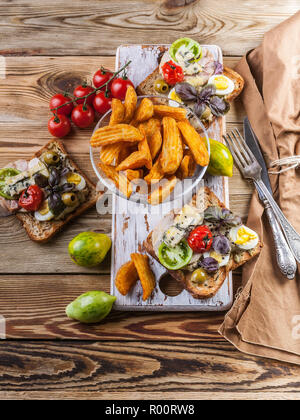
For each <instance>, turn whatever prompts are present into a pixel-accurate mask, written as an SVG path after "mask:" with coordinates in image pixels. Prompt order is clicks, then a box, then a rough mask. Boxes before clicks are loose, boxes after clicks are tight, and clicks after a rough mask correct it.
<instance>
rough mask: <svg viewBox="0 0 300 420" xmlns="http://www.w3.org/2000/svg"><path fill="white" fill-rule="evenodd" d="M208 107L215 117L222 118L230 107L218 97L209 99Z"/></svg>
mask: <svg viewBox="0 0 300 420" xmlns="http://www.w3.org/2000/svg"><path fill="white" fill-rule="evenodd" d="M209 107H210V109H211V112H212V113H213V114H214V115H215V116H216V117H222V116H223V115H225V114H226V113H227V112H228V111H229V108H230V105H229V103H228V102H227V101H225V99H223V98H220V97H219V96H213V97H212V98H211V99H210V102H209Z"/></svg>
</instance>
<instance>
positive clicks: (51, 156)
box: [43, 150, 60, 165]
mask: <svg viewBox="0 0 300 420" xmlns="http://www.w3.org/2000/svg"><path fill="white" fill-rule="evenodd" d="M43 158H44V161H45V163H46V164H47V165H58V164H59V162H60V157H59V155H58V154H57V153H55V152H52V151H51V150H48V151H47V152H45V153H44V154H43Z"/></svg>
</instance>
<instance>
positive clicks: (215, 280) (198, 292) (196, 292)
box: [144, 187, 262, 299]
mask: <svg viewBox="0 0 300 420" xmlns="http://www.w3.org/2000/svg"><path fill="white" fill-rule="evenodd" d="M194 199H195V197H194ZM209 206H219V207H221V208H226V207H225V205H224V204H223V203H222V202H221V201H220V200H219V199H218V197H217V196H216V195H215V194H214V193H213V192H212V191H211V190H210V189H209V188H208V187H204V207H205V208H207V207H209ZM152 234H153V232H151V233H150V234H149V236H148V237H147V239H146V240H145V241H144V248H145V250H146V251H147V252H148V253H149V254H150V255H151V256H152V257H153V258H155V259H156V260H157V261H158V262H159V260H158V257H157V256H156V254H155V251H154V247H153V243H152ZM261 248H262V242H261V241H259V242H258V244H257V246H256V247H255V248H254V249H252V250H251V254H250V253H249V252H248V251H244V252H242V253H241V254H240V256H241V258H240V261H239V262H236V261H235V260H234V259H233V258H232V256H231V257H230V260H229V263H228V265H227V266H225V267H221V268H220V269H219V270H218V272H217V273H216V274H214V275H211V276H210V278H209V281H208V282H207V283H208V285H207V286H204V285H197V286H196V285H195V284H193V283H192V282H191V273H187V272H184V271H183V270H168V271H169V273H170V275H171V276H172V277H174V279H175V280H177V281H178V282H179V283H180V284H181V285H182V286H183V287H184V288H185V289H186V290H187V291H188V292H189V293H190V294H191V295H192V296H193V297H194V298H195V299H208V298H211V297H213V296H214V295H215V294H216V293H217V291H218V290H219V289H220V287H221V286H222V284H223V283H224V281H225V279H226V277H227V275H228V273H229V271H232V270H235V269H236V268H237V267H240V266H241V265H243V264H245V263H246V262H247V261H249V260H250V259H251V258H253V257H254V256H255V255H258V254H259V253H260V251H261Z"/></svg>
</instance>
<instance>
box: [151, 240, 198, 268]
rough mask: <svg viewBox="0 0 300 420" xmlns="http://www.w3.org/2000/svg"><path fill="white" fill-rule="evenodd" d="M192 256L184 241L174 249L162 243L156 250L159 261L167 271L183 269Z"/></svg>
mask: <svg viewBox="0 0 300 420" xmlns="http://www.w3.org/2000/svg"><path fill="white" fill-rule="evenodd" d="M192 255H193V251H192V249H191V248H190V247H189V244H188V243H187V241H186V240H185V239H183V240H182V241H181V242H179V244H178V245H176V246H175V247H174V248H170V247H169V246H168V245H166V244H165V243H164V242H162V243H161V244H160V247H159V249H158V258H159V261H160V263H161V264H162V265H163V266H164V267H166V268H167V269H168V270H179V269H180V268H183V267H185V266H186V265H187V264H188V263H189V262H190V261H191V258H192Z"/></svg>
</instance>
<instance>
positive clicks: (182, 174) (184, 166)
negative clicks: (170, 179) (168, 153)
mask: <svg viewBox="0 0 300 420" xmlns="http://www.w3.org/2000/svg"><path fill="white" fill-rule="evenodd" d="M190 159H191V156H189V155H185V156H183V159H182V161H181V163H180V166H179V168H178V170H177V172H176V176H177V177H178V178H179V179H185V178H188V176H189V165H190Z"/></svg>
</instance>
